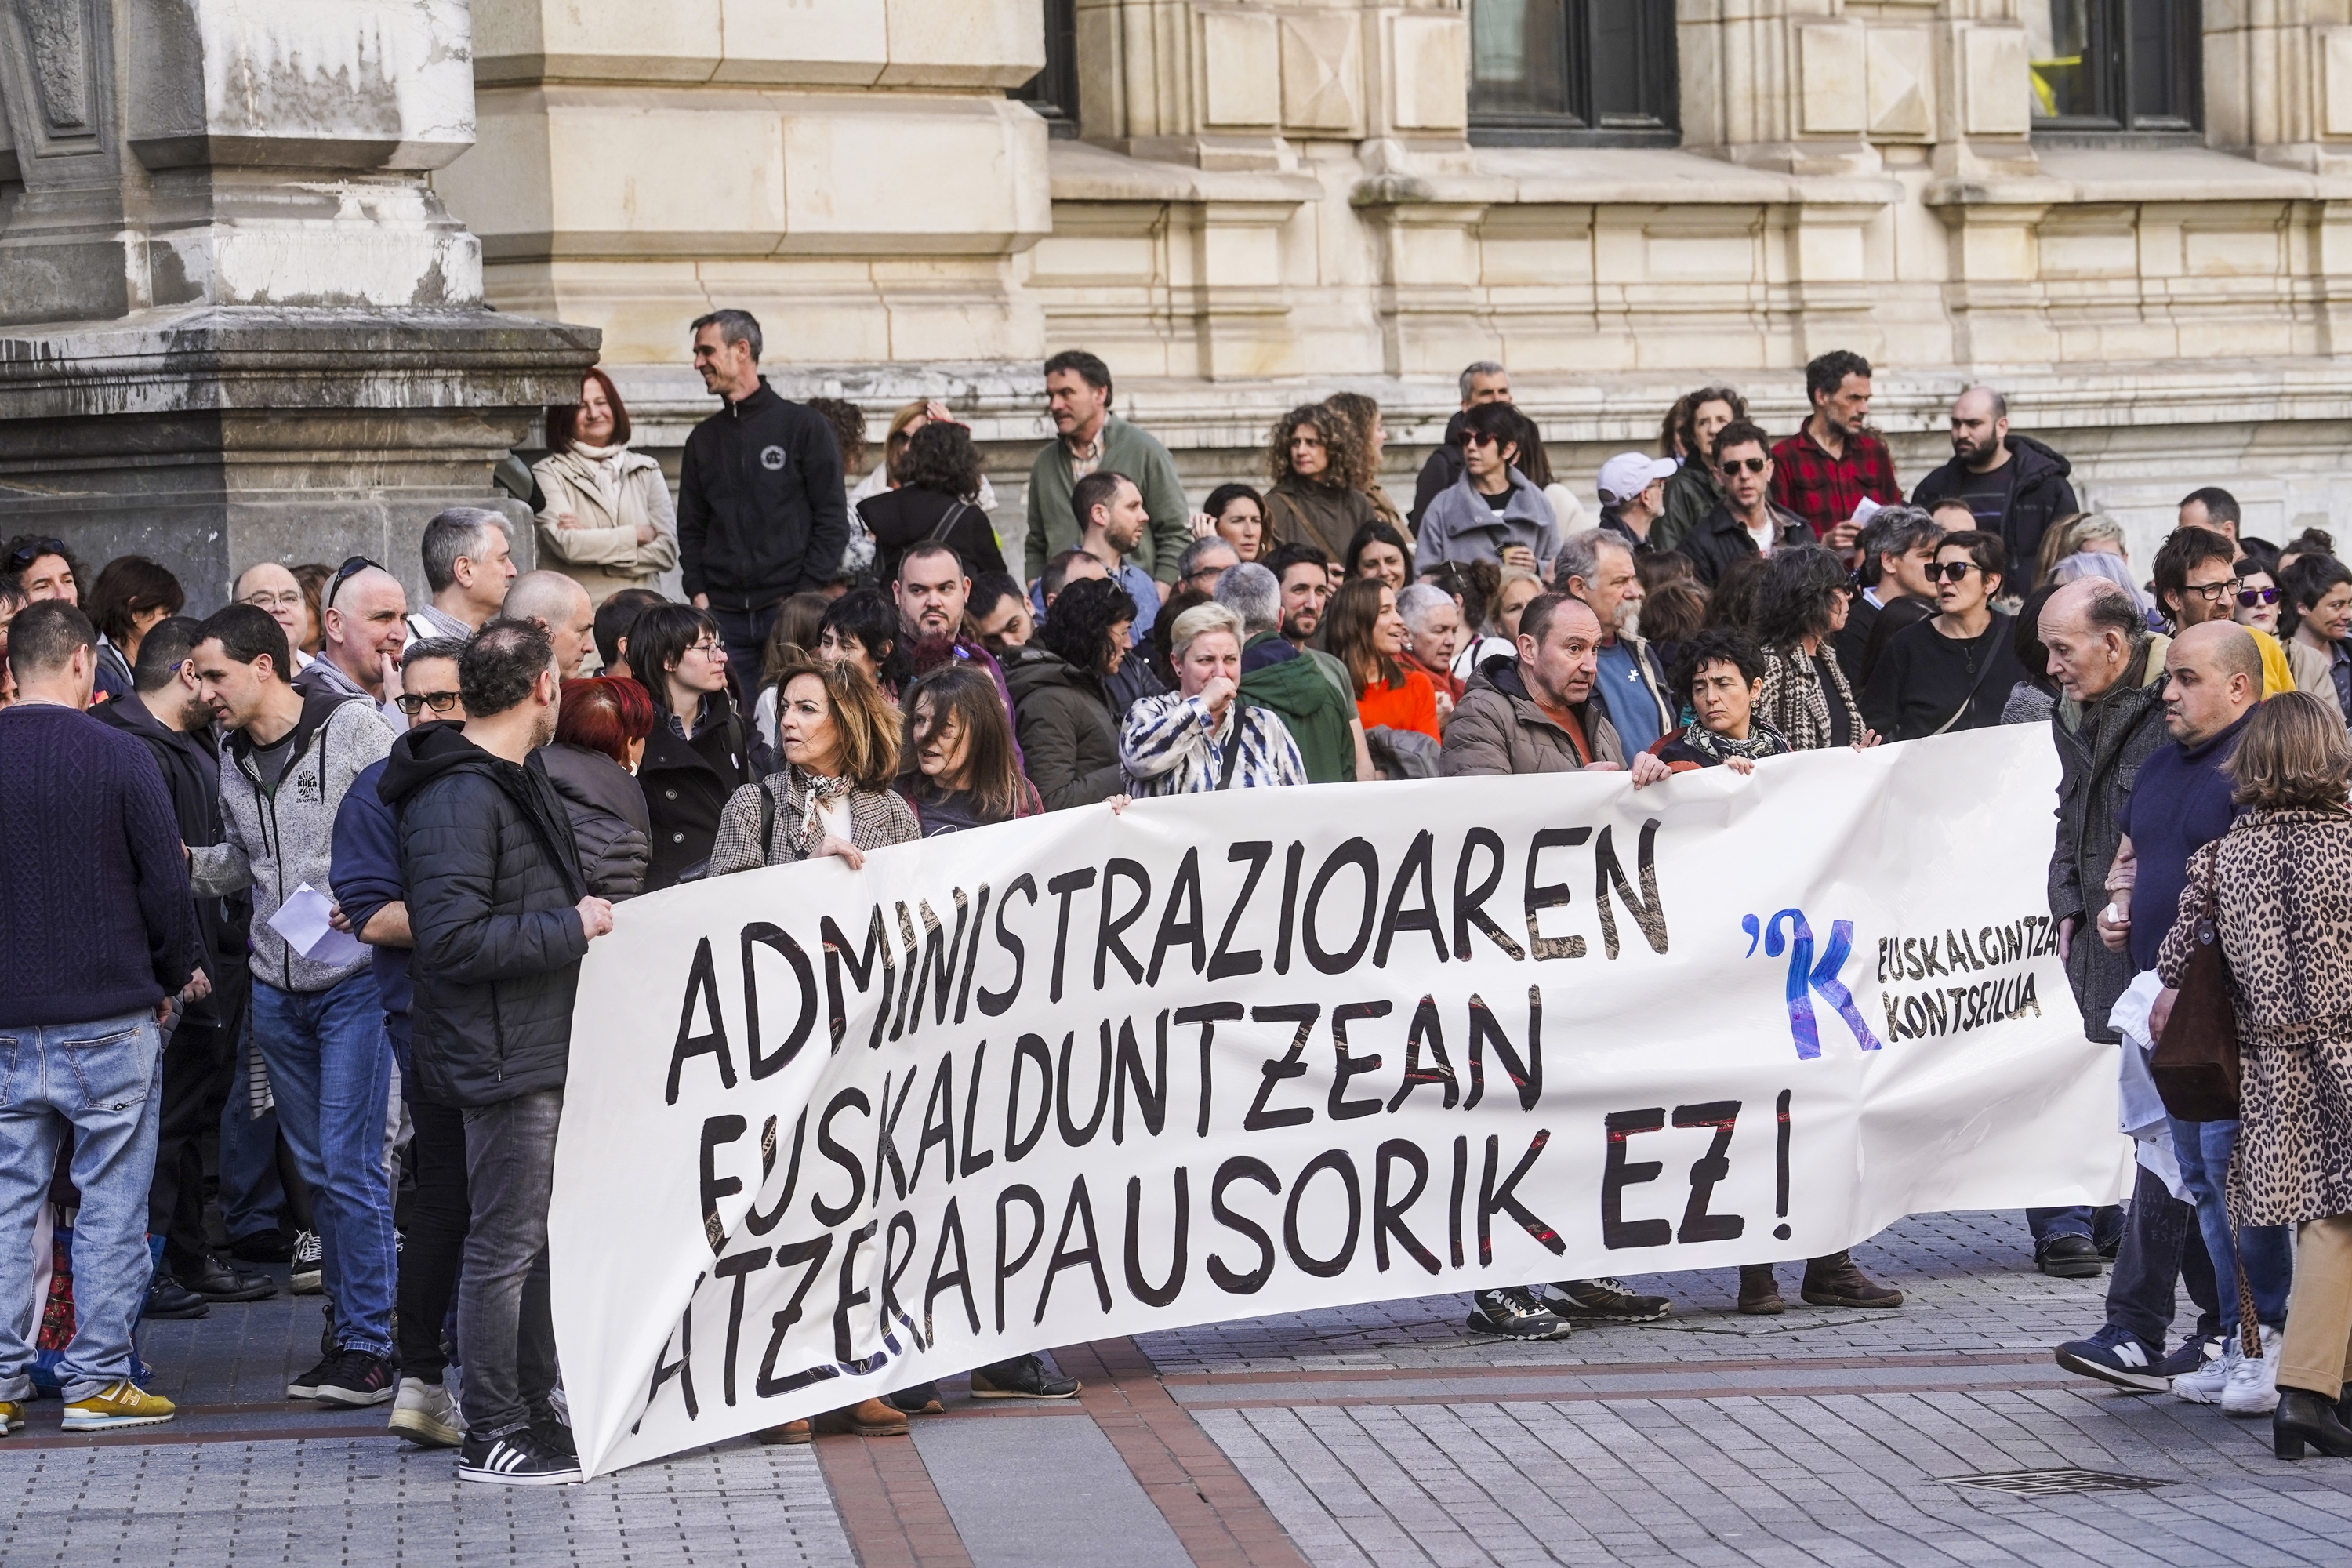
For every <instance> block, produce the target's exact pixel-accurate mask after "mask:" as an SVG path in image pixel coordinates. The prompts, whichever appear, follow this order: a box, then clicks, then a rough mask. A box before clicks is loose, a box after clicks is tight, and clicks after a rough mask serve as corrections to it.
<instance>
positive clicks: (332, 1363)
mask: <svg viewBox="0 0 2352 1568" xmlns="http://www.w3.org/2000/svg"><path fill="white" fill-rule="evenodd" d="M342 1360H343V1352H341V1351H339V1350H333V1349H330V1350H329V1351H328V1352H327V1359H326V1360H324V1361H322V1362H320V1363H319V1364H318V1365H316V1366H314V1367H312V1368H311V1369H310V1371H308V1372H306V1373H303V1374H302V1375H301V1376H299V1377H295V1378H289V1379H288V1380H287V1383H286V1397H287V1398H289V1399H316V1398H318V1397H319V1385H320V1384H322V1383H325V1382H327V1381H328V1380H329V1379H330V1378H331V1377H333V1376H334V1375H335V1373H336V1372H337V1371H339V1370H340V1369H341V1365H342Z"/></svg>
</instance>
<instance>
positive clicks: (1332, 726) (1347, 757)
mask: <svg viewBox="0 0 2352 1568" xmlns="http://www.w3.org/2000/svg"><path fill="white" fill-rule="evenodd" d="M1216 598H1217V603H1219V604H1221V605H1224V606H1225V607H1226V608H1227V609H1229V610H1232V611H1233V612H1234V614H1236V615H1238V616H1241V618H1242V631H1243V634H1244V636H1245V637H1247V638H1248V641H1246V642H1245V643H1244V644H1243V645H1242V700H1244V701H1246V702H1252V703H1255V704H1256V705H1257V706H1258V707H1260V708H1267V709H1271V710H1274V711H1275V712H1276V713H1278V714H1280V715H1281V716H1282V721H1283V723H1284V724H1285V725H1286V726H1288V727H1289V730H1290V738H1291V739H1292V740H1294V741H1296V742H1298V760H1299V761H1300V762H1301V763H1305V764H1306V767H1307V782H1308V783H1309V784H1339V783H1343V782H1353V781H1354V780H1355V779H1356V778H1357V777H1358V774H1357V772H1356V753H1357V748H1358V747H1360V746H1361V745H1362V744H1363V738H1362V732H1361V731H1360V728H1359V726H1358V721H1357V719H1356V705H1355V704H1354V703H1353V702H1350V701H1349V700H1348V699H1346V698H1345V697H1342V696H1340V695H1339V692H1338V691H1337V690H1336V689H1334V688H1333V687H1332V685H1331V683H1330V682H1329V681H1328V680H1326V679H1323V672H1322V671H1321V670H1319V669H1318V668H1315V661H1314V660H1313V659H1311V658H1307V656H1306V655H1305V654H1303V653H1301V652H1300V651H1299V650H1298V649H1297V648H1295V647H1291V646H1290V644H1289V643H1288V642H1287V641H1286V640H1285V639H1284V638H1283V637H1282V635H1281V631H1280V626H1279V622H1280V614H1281V604H1282V597H1281V590H1280V589H1279V588H1277V587H1276V584H1275V580H1274V574H1273V573H1271V572H1269V571H1267V570H1266V569H1265V567H1263V566H1260V565H1257V564H1255V563H1248V562H1244V563H1243V564H1241V565H1239V566H1234V567H1229V568H1227V569H1226V571H1225V573H1224V574H1223V576H1221V577H1219V578H1218V579H1217V590H1216ZM1366 776H1369V775H1366Z"/></svg>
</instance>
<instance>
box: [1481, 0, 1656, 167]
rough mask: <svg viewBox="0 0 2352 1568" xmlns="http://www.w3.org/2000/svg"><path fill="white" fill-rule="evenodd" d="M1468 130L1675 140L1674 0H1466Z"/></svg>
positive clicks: (1492, 135)
mask: <svg viewBox="0 0 2352 1568" xmlns="http://www.w3.org/2000/svg"><path fill="white" fill-rule="evenodd" d="M1470 135H1471V139H1472V140H1473V141H1475V142H1484V143H1486V144H1488V145H1496V144H1505V145H1507V144H1510V143H1514V142H1518V143H1528V142H1587V143H1591V142H1600V143H1615V144H1620V145H1623V144H1631V143H1641V142H1668V143H1671V142H1675V140H1677V136H1676V133H1675V7H1674V0H1471V5H1470Z"/></svg>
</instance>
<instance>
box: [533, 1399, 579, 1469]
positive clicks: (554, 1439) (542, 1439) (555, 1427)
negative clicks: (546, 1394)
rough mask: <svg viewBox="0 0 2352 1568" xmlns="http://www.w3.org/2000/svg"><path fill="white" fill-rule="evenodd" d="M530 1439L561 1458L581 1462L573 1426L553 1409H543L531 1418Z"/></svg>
mask: <svg viewBox="0 0 2352 1568" xmlns="http://www.w3.org/2000/svg"><path fill="white" fill-rule="evenodd" d="M530 1439H531V1441H532V1442H534V1443H537V1444H538V1445H539V1446H540V1447H541V1448H544V1449H546V1450H547V1451H548V1452H549V1453H551V1454H552V1455H554V1456H555V1457H556V1458H560V1459H569V1460H571V1461H572V1463H573V1464H574V1465H577V1464H578V1463H579V1462H580V1447H579V1445H578V1444H576V1443H574V1442H573V1441H572V1428H571V1427H570V1426H566V1425H564V1422H563V1418H562V1416H560V1415H556V1413H555V1412H554V1411H552V1410H541V1411H540V1412H538V1413H537V1414H536V1415H532V1416H531V1418H530Z"/></svg>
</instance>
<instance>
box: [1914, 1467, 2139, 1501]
mask: <svg viewBox="0 0 2352 1568" xmlns="http://www.w3.org/2000/svg"><path fill="white" fill-rule="evenodd" d="M1938 1479H1941V1480H1942V1482H1943V1483H1944V1485H1946V1486H1948V1487H1973V1488H1975V1489H1977V1490H1979V1491H1988V1492H2007V1493H2008V1494H2009V1495H2010V1496H2011V1497H2078V1496H2080V1495H2082V1494H2083V1493H2084V1492H2144V1491H2153V1490H2154V1489H2157V1488H2158V1487H2160V1486H2163V1485H2164V1484H2165V1483H2164V1482H2162V1481H2151V1480H2147V1479H2143V1478H2141V1477H2138V1476H2118V1475H2116V1474H2114V1473H2113V1472H2111V1471H2107V1470H2079V1469H2060V1470H1997V1471H1994V1472H1993V1473H1992V1474H1990V1475H1983V1476H1944V1477H1940V1478H1938Z"/></svg>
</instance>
